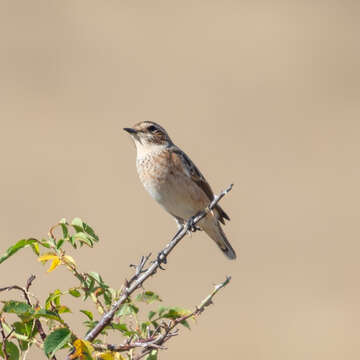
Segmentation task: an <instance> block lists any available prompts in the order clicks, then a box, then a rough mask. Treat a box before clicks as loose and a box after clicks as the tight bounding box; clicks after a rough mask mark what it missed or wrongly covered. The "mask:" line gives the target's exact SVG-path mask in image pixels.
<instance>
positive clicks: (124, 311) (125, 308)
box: [116, 304, 139, 316]
mask: <svg viewBox="0 0 360 360" xmlns="http://www.w3.org/2000/svg"><path fill="white" fill-rule="evenodd" d="M138 312H139V308H138V307H136V306H135V305H133V304H124V305H121V307H120V309H119V310H118V311H117V313H116V315H117V316H126V315H134V314H137V313H138Z"/></svg>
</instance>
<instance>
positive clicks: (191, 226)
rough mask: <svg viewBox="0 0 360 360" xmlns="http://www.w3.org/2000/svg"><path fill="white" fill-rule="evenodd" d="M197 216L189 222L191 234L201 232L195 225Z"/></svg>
mask: <svg viewBox="0 0 360 360" xmlns="http://www.w3.org/2000/svg"><path fill="white" fill-rule="evenodd" d="M194 220H195V216H192V217H191V218H190V219H189V222H188V224H189V225H188V229H189V231H190V232H195V231H200V230H201V229H200V228H199V227H198V226H196V224H195V223H194Z"/></svg>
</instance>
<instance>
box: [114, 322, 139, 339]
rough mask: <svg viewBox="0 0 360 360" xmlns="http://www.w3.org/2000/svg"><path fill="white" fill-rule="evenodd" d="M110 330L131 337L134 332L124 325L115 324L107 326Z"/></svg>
mask: <svg viewBox="0 0 360 360" xmlns="http://www.w3.org/2000/svg"><path fill="white" fill-rule="evenodd" d="M109 328H110V329H114V330H118V331H120V332H121V333H123V334H124V335H126V336H132V335H134V334H135V331H132V330H129V329H128V327H127V325H126V324H119V323H117V324H115V323H111V324H110V326H109Z"/></svg>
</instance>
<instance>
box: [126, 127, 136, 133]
mask: <svg viewBox="0 0 360 360" xmlns="http://www.w3.org/2000/svg"><path fill="white" fill-rule="evenodd" d="M124 130H125V131H126V132H128V133H129V134H136V133H137V131H136V130H135V129H132V128H124Z"/></svg>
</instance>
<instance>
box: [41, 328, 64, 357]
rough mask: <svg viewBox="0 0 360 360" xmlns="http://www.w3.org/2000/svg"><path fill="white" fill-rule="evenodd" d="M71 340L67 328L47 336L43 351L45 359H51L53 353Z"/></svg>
mask: <svg viewBox="0 0 360 360" xmlns="http://www.w3.org/2000/svg"><path fill="white" fill-rule="evenodd" d="M70 338H71V332H70V330H69V329H68V328H61V329H57V330H55V331H53V332H52V333H51V334H49V335H48V336H47V337H46V339H45V341H44V351H45V354H46V356H47V357H49V358H51V357H52V356H53V355H54V354H55V352H56V351H57V350H59V349H61V348H62V347H64V346H65V345H66V344H67V343H68V342H69V341H70Z"/></svg>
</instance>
